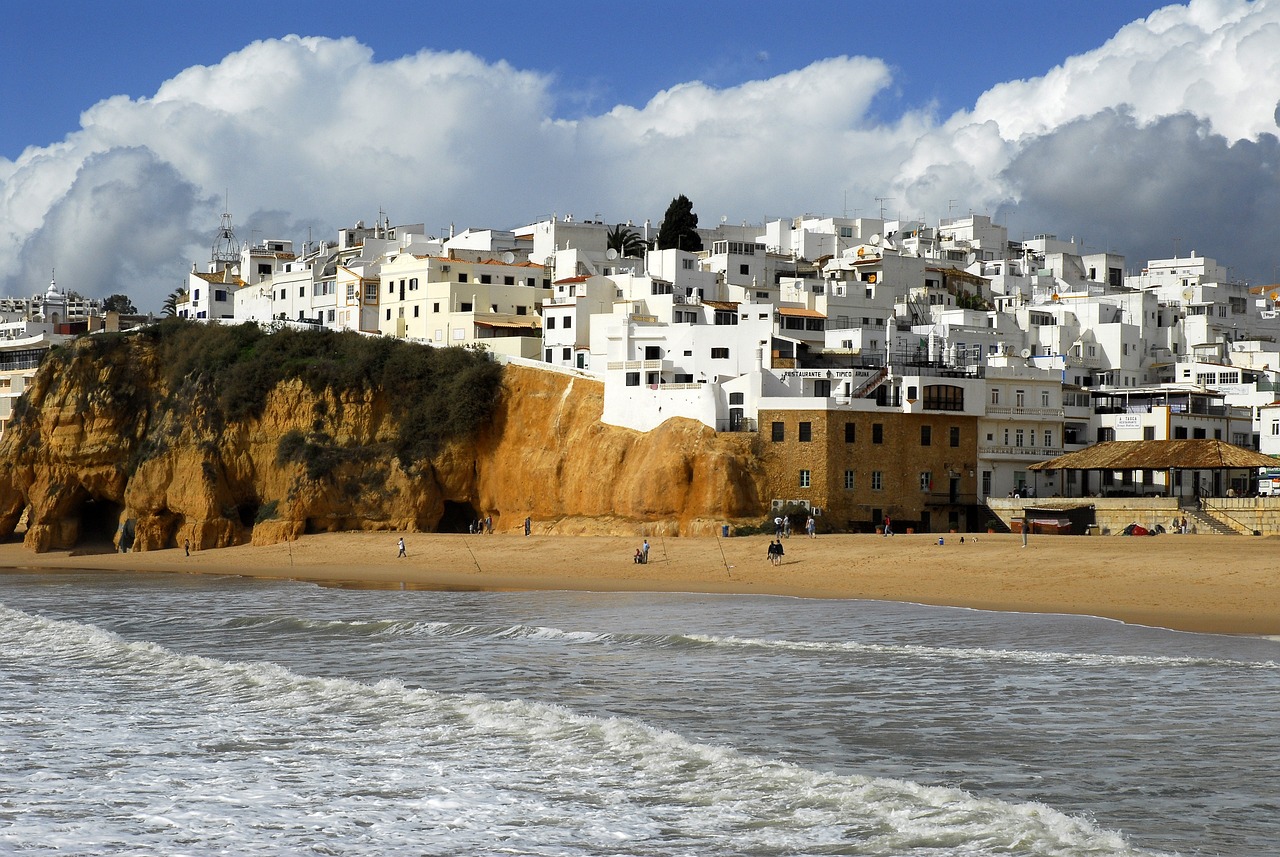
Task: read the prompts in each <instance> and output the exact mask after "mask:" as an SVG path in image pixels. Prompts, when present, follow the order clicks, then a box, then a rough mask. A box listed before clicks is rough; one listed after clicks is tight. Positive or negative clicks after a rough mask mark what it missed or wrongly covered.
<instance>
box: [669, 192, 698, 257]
mask: <svg viewBox="0 0 1280 857" xmlns="http://www.w3.org/2000/svg"><path fill="white" fill-rule="evenodd" d="M672 247H674V248H676V249H677V250H688V251H689V252H691V253H694V252H697V251H698V250H701V249H702V238H701V237H699V236H698V215H696V214H694V213H693V203H692V202H690V201H689V197H687V196H685V195H684V194H680V195H679V196H677V197H676V198H675V199H673V200H671V204H670V205H668V206H667V213H666V214H665V215H663V217H662V226H661V227H659V229H658V249H659V250H669V249H671V248H672Z"/></svg>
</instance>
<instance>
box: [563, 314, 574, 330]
mask: <svg viewBox="0 0 1280 857" xmlns="http://www.w3.org/2000/svg"><path fill="white" fill-rule="evenodd" d="M571 327H573V316H571V315H566V316H565V317H564V329H565V330H568V329H569V328H571Z"/></svg>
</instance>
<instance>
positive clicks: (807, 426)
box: [800, 422, 813, 443]
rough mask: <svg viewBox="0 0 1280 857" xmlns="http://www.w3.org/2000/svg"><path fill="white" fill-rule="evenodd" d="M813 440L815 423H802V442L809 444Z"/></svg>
mask: <svg viewBox="0 0 1280 857" xmlns="http://www.w3.org/2000/svg"><path fill="white" fill-rule="evenodd" d="M812 440H813V423H809V422H804V423H800V442H801V443H809V442H810V441H812Z"/></svg>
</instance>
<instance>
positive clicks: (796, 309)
mask: <svg viewBox="0 0 1280 857" xmlns="http://www.w3.org/2000/svg"><path fill="white" fill-rule="evenodd" d="M778 315H795V316H800V317H801V318H826V316H825V315H823V314H822V313H820V312H818V311H817V310H816V309H805V308H804V307H800V306H780V307H778Z"/></svg>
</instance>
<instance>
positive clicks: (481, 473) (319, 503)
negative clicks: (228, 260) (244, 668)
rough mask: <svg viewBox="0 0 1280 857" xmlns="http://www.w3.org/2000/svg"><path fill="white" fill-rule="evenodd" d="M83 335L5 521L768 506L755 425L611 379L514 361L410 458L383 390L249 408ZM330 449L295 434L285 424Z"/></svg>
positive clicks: (205, 533)
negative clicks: (628, 423)
mask: <svg viewBox="0 0 1280 857" xmlns="http://www.w3.org/2000/svg"><path fill="white" fill-rule="evenodd" d="M92 339H96V337H88V338H86V339H82V340H79V341H77V343H76V344H75V345H73V346H72V347H71V353H70V354H69V355H65V356H63V357H62V358H61V359H59V360H49V361H46V363H45V364H44V365H43V366H42V368H41V370H40V372H39V373H38V375H37V377H36V379H35V381H34V382H33V384H32V385H31V387H30V389H29V391H28V393H27V396H26V398H25V400H24V401H25V408H20V409H19V411H18V413H17V414H16V415H15V419H14V421H13V424H12V425H11V426H10V427H9V430H8V431H7V432H6V434H5V437H4V440H3V442H2V443H0V537H8V536H11V535H12V534H13V533H14V531H15V529H16V528H17V527H18V526H19V524H20V522H21V521H22V520H23V519H25V522H26V533H25V543H26V545H27V546H28V547H29V548H32V549H33V550H36V551H46V550H51V549H69V548H73V547H77V546H81V547H85V546H95V547H97V548H98V549H106V548H107V547H108V546H114V547H123V548H131V549H133V550H156V549H160V548H166V547H175V546H180V545H182V544H183V543H184V542H186V541H189V542H190V543H191V547H193V548H197V549H199V548H213V547H223V546H227V545H233V544H243V543H246V542H250V541H252V542H254V543H259V544H263V543H271V542H276V541H281V540H286V539H293V538H297V537H298V536H299V535H301V534H303V533H308V532H321V531H335V530H409V531H465V530H466V528H467V522H468V521H470V520H473V519H474V518H476V517H484V516H492V519H493V526H494V529H495V531H496V530H506V531H515V530H518V529H522V528H523V525H524V520H525V518H526V517H529V518H532V519H533V523H534V526H535V529H536V531H538V532H561V533H641V532H643V533H649V534H658V533H662V534H666V535H681V534H686V535H687V534H696V533H706V532H711V531H713V530H714V529H715V528H718V527H719V526H720V525H721V524H722V523H725V522H731V521H734V520H739V519H743V518H756V517H757V516H758V515H759V514H760V513H761V511H762V507H761V500H760V497H761V488H760V486H761V484H762V475H761V472H760V469H759V466H758V464H757V460H758V459H757V456H756V455H755V454H754V450H753V445H754V444H755V443H756V442H757V441H756V436H755V435H753V434H739V435H722V434H717V433H716V432H714V431H712V430H711V429H709V428H707V427H705V426H703V425H701V424H700V423H696V422H693V421H690V420H682V419H673V420H669V421H668V422H666V423H664V424H663V425H662V426H660V427H659V428H658V429H656V430H654V431H652V432H648V433H644V434H642V433H639V432H635V431H631V430H628V429H623V428H618V427H614V426H607V425H603V424H602V423H601V422H600V414H601V412H602V403H603V388H602V385H601V384H600V383H598V382H595V381H592V380H589V379H585V378H581V377H573V376H569V375H564V374H560V373H555V372H550V371H539V370H535V369H529V368H521V367H515V366H509V367H507V368H506V369H505V371H504V375H503V380H502V384H501V388H500V392H499V396H498V400H497V402H496V403H495V405H494V409H493V411H492V413H491V415H490V417H489V419H487V420H486V421H485V422H483V423H482V424H481V425H480V427H479V429H478V430H476V431H475V432H473V433H472V434H470V435H469V436H467V437H462V438H454V439H452V440H450V441H448V442H447V443H445V444H443V445H442V446H441V448H440V449H439V450H438V451H437V453H436V454H435V455H433V456H432V457H431V458H429V459H427V460H423V461H417V462H410V463H409V464H408V466H407V469H406V466H404V465H402V464H401V462H400V460H398V458H397V457H396V456H395V455H392V454H390V453H388V452H387V450H388V449H390V448H392V447H393V446H394V441H395V433H396V432H397V431H399V429H398V428H397V423H396V421H395V420H393V419H391V417H390V411H389V405H388V401H387V398H388V397H387V396H386V394H385V391H383V390H381V389H376V388H364V389H361V390H358V391H355V392H352V391H349V390H348V391H346V392H341V393H339V392H335V391H334V390H333V389H332V388H328V389H324V388H322V389H320V390H319V391H318V392H317V391H316V390H315V385H310V386H308V385H305V384H303V383H302V382H301V381H285V382H281V383H279V384H276V385H275V386H274V387H273V388H271V389H270V390H269V391H268V392H267V393H266V398H265V406H264V407H263V408H262V409H261V413H260V414H257V415H255V416H252V417H247V418H242V419H239V420H228V419H226V418H225V416H223V415H217V414H210V413H207V410H208V409H209V408H211V407H216V403H210V402H209V401H207V400H201V401H195V402H190V403H187V404H186V405H185V406H184V407H182V408H175V407H174V405H173V402H172V397H171V396H169V392H170V391H169V390H167V389H165V387H166V382H165V380H164V378H165V377H166V375H165V372H164V371H162V366H161V365H160V364H161V362H162V361H161V358H160V355H159V352H158V350H157V349H156V347H155V346H154V343H152V342H149V341H148V340H146V339H145V338H142V337H124V338H122V339H121V340H120V341H118V342H116V343H115V344H113V345H112V346H111V347H110V348H107V347H103V346H101V345H99V344H96V343H93V342H90V341H89V340H92ZM305 437H323V438H325V442H326V446H325V447H324V449H322V450H321V449H319V448H311V449H310V450H309V451H310V452H311V453H314V455H313V456H312V458H311V459H307V456H306V455H290V454H287V453H286V451H285V446H286V441H287V440H288V439H290V438H292V439H294V440H298V442H299V443H301V441H300V440H299V439H301V438H305Z"/></svg>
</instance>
